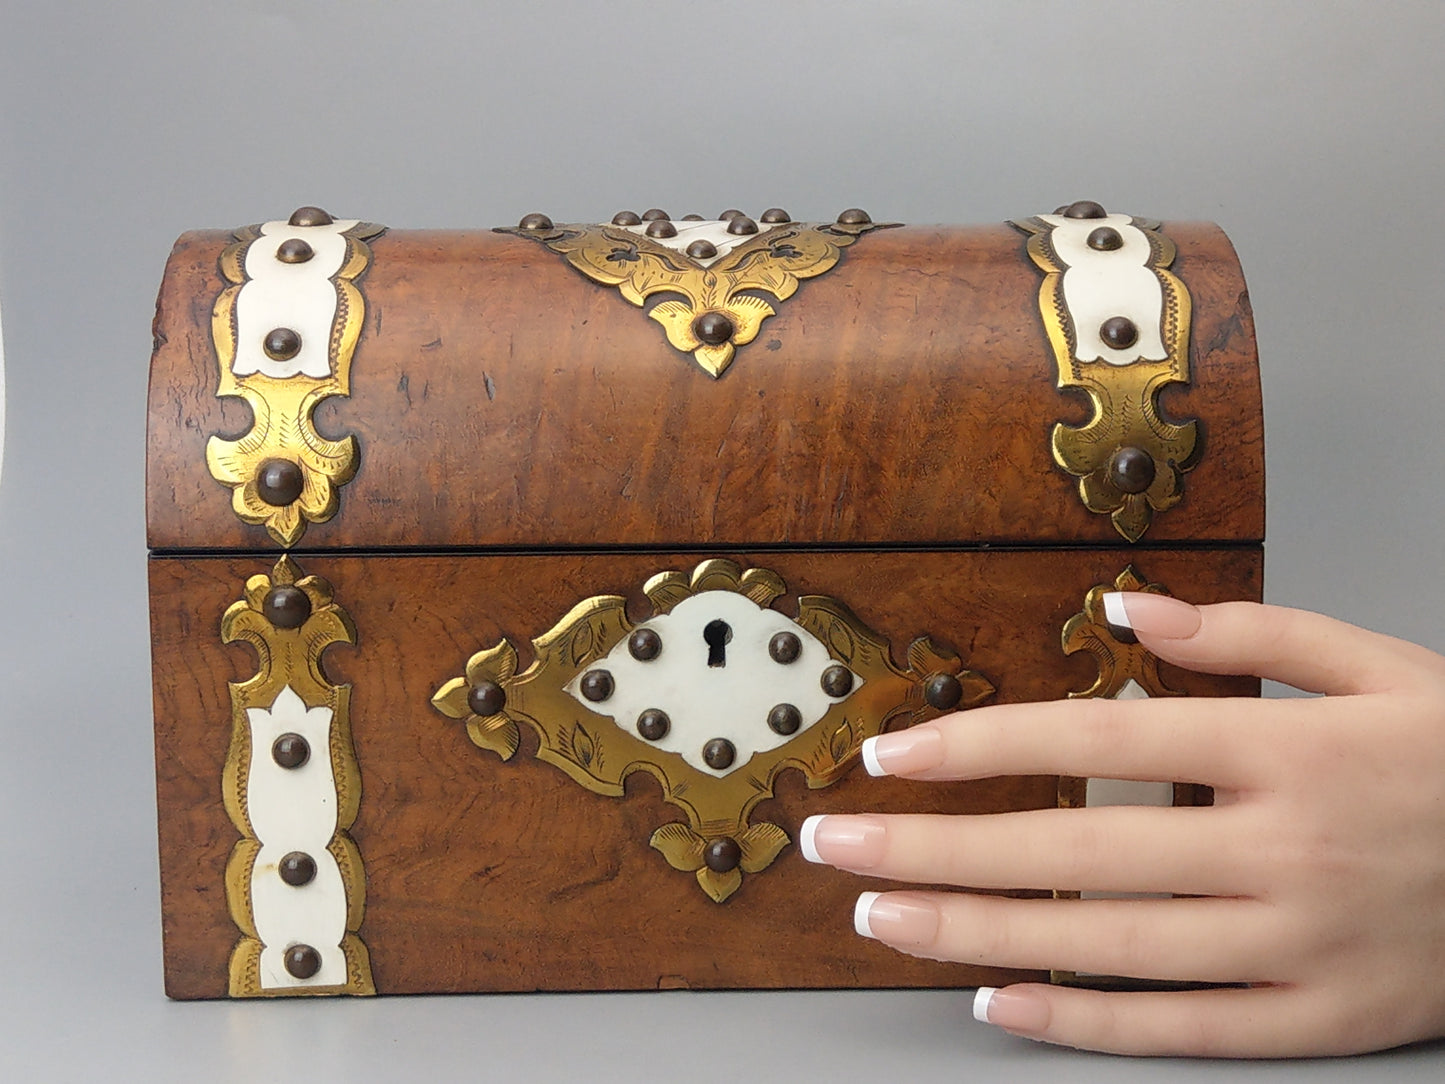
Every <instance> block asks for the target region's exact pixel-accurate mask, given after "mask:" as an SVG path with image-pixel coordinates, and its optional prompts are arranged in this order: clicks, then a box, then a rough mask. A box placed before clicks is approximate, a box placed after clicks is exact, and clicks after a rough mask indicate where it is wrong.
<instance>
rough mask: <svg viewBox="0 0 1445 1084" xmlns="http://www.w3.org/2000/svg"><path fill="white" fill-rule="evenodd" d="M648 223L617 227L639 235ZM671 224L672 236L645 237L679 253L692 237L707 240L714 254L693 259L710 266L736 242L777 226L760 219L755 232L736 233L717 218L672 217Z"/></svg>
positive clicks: (645, 231) (645, 235)
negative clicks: (697, 219)
mask: <svg viewBox="0 0 1445 1084" xmlns="http://www.w3.org/2000/svg"><path fill="white" fill-rule="evenodd" d="M650 224H651V223H648V222H644V223H643V224H642V225H640V226H620V227H618V228H619V229H624V230H626V231H627V232H628V233H635V234H637V236H639V237H647V227H648V226H649V225H650ZM672 224H673V225H674V226H676V227H677V236H676V237H647V239H648V240H649V241H652V242H653V243H654V244H659V245H663V246H665V247H667V248H670V249H672V250H673V251H674V252H681V253H682V254H683V255H687V246H688V245H690V244H692V243H693V242H694V241H711V242H712V244H713V246H714V247H715V248H716V249H717V255H716V256H713V257H711V258H710V259H706V260H694V261H693V262H695V263H696V264H698V265H699V266H701V267H711V266H712V265H713V264H715V263H717V262H718V260H720V259H722V258H723V257H724V256H726V255H727V254H728V253H729V252H731V251H732V250H733V249H735V248H737V247H738V246H739V245H744V244H747V243H748V242H749V241H751V240H753V239H755V238H757V237H761V236H762V235H763V234H765V233H769V232H771V231H772V230H775V229H777V228H778V227H777V226H768V225H764V224H763V223H761V222H760V223H758V232H757V233H743V234H737V233H728V224H727V223H726V222H720V221H712V220H704V221H702V222H684V221H681V220H679V219H674V220H673V223H672ZM688 259H690V260H691V259H693V257H691V256H688Z"/></svg>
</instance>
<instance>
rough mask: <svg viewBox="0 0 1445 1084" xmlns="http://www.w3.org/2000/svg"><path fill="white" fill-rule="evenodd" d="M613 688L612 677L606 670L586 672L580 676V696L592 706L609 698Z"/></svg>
mask: <svg viewBox="0 0 1445 1084" xmlns="http://www.w3.org/2000/svg"><path fill="white" fill-rule="evenodd" d="M614 687H615V686H614V685H613V682H612V675H611V674H610V673H608V672H607V671H606V670H588V671H587V673H585V674H583V675H582V685H581V688H582V695H583V696H584V697H586V698H587V699H588V700H590V701H592V702H593V703H594V704H599V703H601V702H602V701H603V700H606V699H607V698H608V697H610V696H611V695H612V690H613V688H614Z"/></svg>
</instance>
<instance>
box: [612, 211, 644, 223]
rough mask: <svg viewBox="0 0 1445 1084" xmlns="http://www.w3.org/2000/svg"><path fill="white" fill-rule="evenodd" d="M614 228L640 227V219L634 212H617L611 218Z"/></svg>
mask: <svg viewBox="0 0 1445 1084" xmlns="http://www.w3.org/2000/svg"><path fill="white" fill-rule="evenodd" d="M612 224H613V225H614V226H640V225H642V217H641V216H640V215H639V214H638V213H637V212H636V211H618V212H617V213H616V214H615V215H613V216H612Z"/></svg>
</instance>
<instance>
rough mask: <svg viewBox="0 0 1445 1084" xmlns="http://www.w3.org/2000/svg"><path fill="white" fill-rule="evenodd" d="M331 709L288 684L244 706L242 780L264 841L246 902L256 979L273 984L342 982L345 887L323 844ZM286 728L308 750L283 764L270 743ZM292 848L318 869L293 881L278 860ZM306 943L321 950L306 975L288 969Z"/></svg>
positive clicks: (332, 820) (329, 824)
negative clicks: (246, 746) (289, 958)
mask: <svg viewBox="0 0 1445 1084" xmlns="http://www.w3.org/2000/svg"><path fill="white" fill-rule="evenodd" d="M331 716H332V713H331V709H330V708H327V707H319V708H308V707H307V706H306V705H305V703H304V702H303V701H302V700H301V697H299V696H298V695H297V694H296V693H295V692H294V691H293V690H292V689H291V687H290V686H289V685H288V686H286V687H285V688H283V689H282V690H281V692H280V693H279V694H278V695H277V697H276V700H275V702H274V703H272V705H271V707H270V709H269V710H268V709H266V708H247V709H246V718H247V720H248V721H249V723H250V727H251V765H250V771H249V774H248V777H247V783H246V814H247V817H248V819H249V820H250V822H251V827H252V829H253V830H254V831H255V833H256V838H257V839H258V840H260V842H261V850H260V853H259V854H258V855H257V856H256V862H255V865H254V866H253V867H252V870H251V907H252V914H253V917H254V919H255V923H256V935H257V937H259V938H260V940H261V943H262V945H263V946H264V947H263V948H262V950H261V966H260V974H261V986H262V988H263V989H278V988H287V987H304V986H340V985H343V984H345V982H346V957H345V954H344V953H343V952H342V949H341V942H342V940H343V939H344V938H345V936H346V888H345V885H344V884H343V883H342V879H341V870H340V867H339V866H338V865H337V863H336V859H335V858H334V857H333V856H332V854H331V852H330V851H328V850H327V846H328V845H329V844H330V843H331V840H332V838H333V837H334V836H335V834H336V780H335V778H334V776H333V773H332V767H331V752H330V750H331ZM283 734H300V735H301V736H302V737H303V738H305V739H306V743H307V745H309V746H310V748H311V756H310V757H309V758H308V759H307V761H306V763H304V764H302V765H301V766H300V767H297V768H283V767H281V766H280V765H279V764H277V763H276V762H275V760H274V759H273V758H272V756H271V746H272V745H273V744H274V743H275V741H276V739H277V738H279V737H280V736H281V735H283ZM292 851H300V852H302V853H303V854H306V855H308V856H310V858H311V859H312V861H314V862H315V863H316V876H315V877H314V878H313V879H312V880H311V882H310V883H308V884H304V885H299V886H293V885H289V884H287V883H286V882H285V881H283V880H282V879H281V876H280V874H279V873H278V872H277V867H278V865H279V863H280V861H281V859H282V858H283V857H285V856H286V855H287V854H289V853H291V852H292ZM297 944H302V945H309V946H311V947H312V948H314V949H315V950H316V952H317V953H318V954H319V956H320V957H321V967H320V969H319V970H318V971H317V972H316V974H315V975H313V976H312V977H310V978H307V979H298V978H296V977H294V976H293V975H291V974H290V972H288V971H287V970H286V967H285V964H284V957H285V953H286V950H287V949H288V948H290V947H291V946H293V945H297Z"/></svg>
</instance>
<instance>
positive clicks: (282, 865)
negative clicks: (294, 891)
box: [276, 851, 316, 888]
mask: <svg viewBox="0 0 1445 1084" xmlns="http://www.w3.org/2000/svg"><path fill="white" fill-rule="evenodd" d="M276 872H277V873H279V874H280V875H281V880H283V881H285V882H286V883H287V884H288V885H290V886H291V887H292V888H300V887H301V886H302V885H309V884H310V883H311V882H312V881H314V880H315V879H316V859H314V858H312V857H311V856H310V855H309V854H307V853H306V852H305V851H292V852H291V853H290V854H288V855H287V856H286V857H285V858H283V859H281V861H280V862H279V863H277V865H276Z"/></svg>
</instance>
